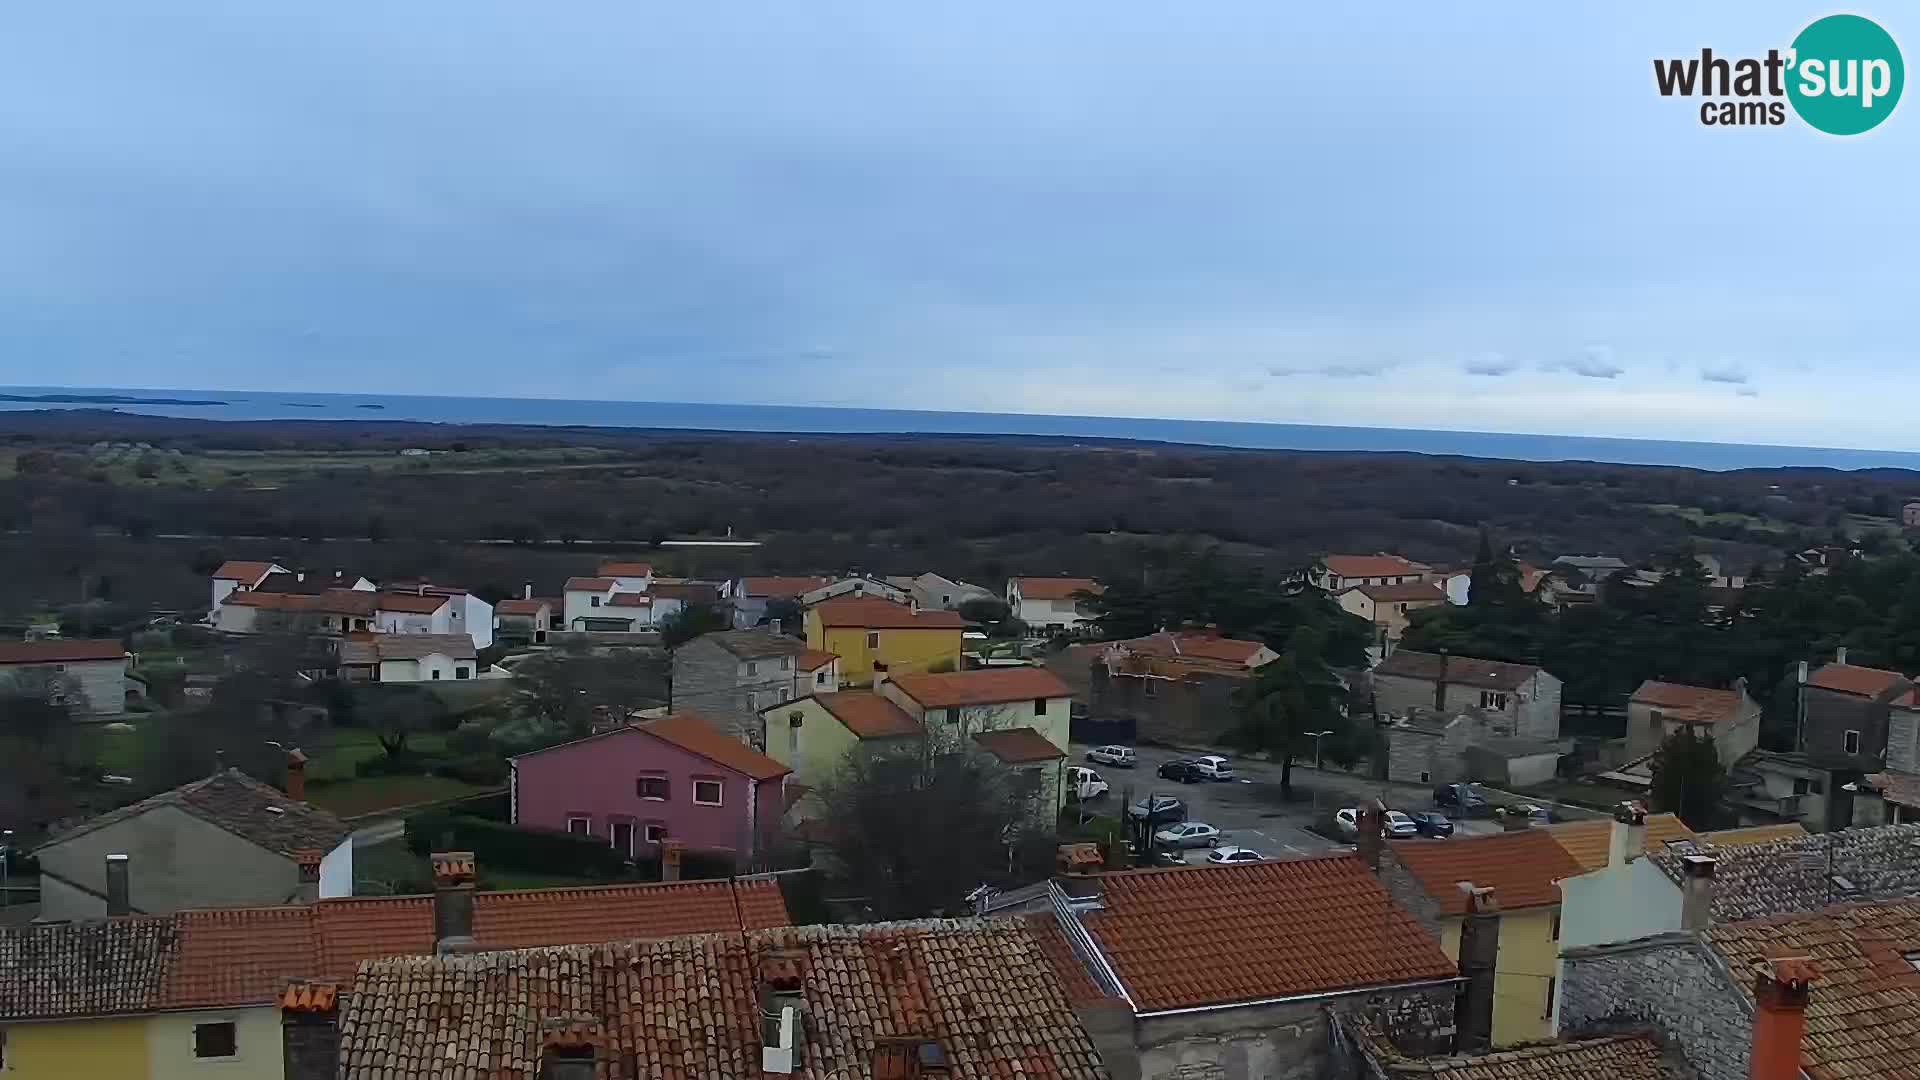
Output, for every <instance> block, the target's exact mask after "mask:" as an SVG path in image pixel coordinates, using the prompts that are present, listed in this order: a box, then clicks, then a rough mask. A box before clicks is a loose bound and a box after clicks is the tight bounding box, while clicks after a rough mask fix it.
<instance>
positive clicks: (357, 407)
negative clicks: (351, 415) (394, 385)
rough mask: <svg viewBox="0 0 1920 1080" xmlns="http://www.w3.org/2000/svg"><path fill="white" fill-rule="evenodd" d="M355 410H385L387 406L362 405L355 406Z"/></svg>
mask: <svg viewBox="0 0 1920 1080" xmlns="http://www.w3.org/2000/svg"><path fill="white" fill-rule="evenodd" d="M354 408H356V409H384V408H386V406H385V405H370V404H362V405H355V406H354Z"/></svg>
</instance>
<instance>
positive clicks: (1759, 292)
mask: <svg viewBox="0 0 1920 1080" xmlns="http://www.w3.org/2000/svg"><path fill="white" fill-rule="evenodd" d="M270 6H271V7H279V6H280V5H238V4H229V5H205V6H202V5H195V4H191V3H187V4H170V5H163V7H164V8H165V9H166V14H158V13H157V12H158V10H159V9H158V8H155V7H154V6H153V5H134V4H121V5H98V6H89V7H87V8H86V9H85V10H80V9H79V6H78V5H70V4H47V5H24V6H20V7H18V8H17V9H16V10H12V11H10V12H9V13H8V15H7V17H6V20H5V23H4V25H0V162H4V164H3V165H0V383H7V382H11V383H59V384H67V385H95V386H135V387H175V388H231V389H260V390H340V391H353V392H362V393H364V392H390V393H429V394H430V393H460V394H479V395H502V396H546V397H574V398H596V397H608V398H626V399H660V400H682V401H731V402H764V403H790V404H838V405H862V406H881V407H904V408H933V409H982V410H989V411H1014V412H1053V413H1089V414H1100V415H1134V416H1139V415H1146V416H1171V417H1192V418H1219V419H1238V420H1273V421H1287V422H1305V423H1335V424H1359V425H1382V426H1395V427H1430V428H1454V429H1471V430H1499V431H1527V432H1568V433H1577V434H1600V435H1626V436H1652V437H1667V438H1681V439H1708V440H1726V441H1742V442H1748V441H1751V442H1780V443H1789V444H1805V445H1838V446H1863V447H1876V448H1887V449H1908V450H1911V449H1920V427H1916V426H1915V425H1913V424H1912V423H1910V422H1909V421H1908V419H1907V416H1906V415H1905V412H1906V411H1905V410H1904V409H1899V408H1888V407H1884V406H1883V407H1881V408H1873V407H1872V405H1871V403H1872V402H1875V401H1893V400H1899V399H1906V400H1913V398H1914V395H1915V394H1916V393H1920V376H1916V375H1915V374H1914V369H1915V365H1914V363H1913V360H1914V357H1915V353H1916V342H1917V341H1920V334H1916V330H1920V326H1916V322H1917V321H1920V319H1917V317H1916V309H1917V308H1920V304H1916V302H1915V300H1914V296H1915V293H1916V290H1915V283H1916V275H1915V273H1914V271H1913V258H1914V252H1915V250H1916V243H1915V241H1916V239H1920V236H1917V235H1916V234H1917V233H1920V228H1916V217H1917V216H1920V211H1916V209H1915V206H1916V200H1915V198H1914V197H1913V194H1912V191H1913V185H1914V182H1915V181H1914V177H1915V176H1916V175H1920V169H1916V165H1920V153H1916V146H1917V145H1920V144H1917V143H1916V137H1917V136H1920V112H1916V110H1920V103H1913V102H1909V103H1905V104H1903V105H1902V106H1900V109H1899V111H1897V112H1896V113H1895V114H1894V115H1893V116H1892V117H1891V118H1890V119H1889V120H1888V121H1887V122H1886V123H1885V124H1883V125H1882V126H1881V127H1880V128H1879V129H1877V130H1876V131H1874V132H1872V133H1870V134H1868V135H1865V136H1861V137H1856V138H1852V139H1837V138H1832V137H1828V136H1823V135H1820V134H1818V133H1816V132H1813V131H1812V130H1810V129H1808V128H1806V127H1805V126H1803V125H1800V124H1798V123H1797V122H1791V123H1789V124H1788V125H1787V126H1785V127H1779V128H1745V129H1741V128H1735V129H1716V128H1708V127H1703V126H1701V125H1700V123H1699V121H1698V117H1697V106H1696V105H1695V104H1689V103H1687V102H1683V101H1678V100H1662V99H1660V98H1659V97H1658V96H1657V95H1656V94H1655V93H1654V90H1653V80H1652V69H1651V61H1652V59H1653V58H1654V57H1656V56H1662V57H1665V56H1684V55H1688V54H1689V53H1694V54H1697V52H1698V50H1699V48H1700V47H1701V46H1703V45H1711V46H1713V47H1714V49H1715V50H1716V52H1719V53H1723V54H1729V55H1751V54H1758V53H1764V51H1765V50H1766V49H1767V48H1768V47H1770V46H1778V47H1785V46H1786V45H1787V44H1788V43H1789V42H1790V41H1791V39H1792V37H1793V35H1794V34H1795V33H1796V32H1797V31H1798V30H1799V29H1800V28H1801V27H1802V26H1804V25H1805V24H1806V23H1807V22H1810V21H1811V20H1812V19H1814V18H1817V17H1818V16H1820V15H1823V14H1827V13H1828V12H1829V11H1830V10H1832V9H1828V8H1821V7H1809V6H1803V5H1771V4H1761V3H1741V4H1719V5H1708V4H1700V5H1652V4H1645V5H1636V6H1633V7H1627V6H1626V5H1600V4H1593V5H1550V4H1539V3H1537V2H1536V3H1529V4H1511V5H1505V6H1500V5H1490V4H1488V5H1474V6H1473V7H1472V8H1471V12H1472V14H1471V15H1470V16H1469V15H1464V14H1457V12H1460V11H1464V10H1467V9H1459V8H1456V7H1454V6H1452V5H1414V4H1395V5H1374V6H1372V7H1371V8H1369V9H1367V10H1347V8H1349V7H1351V6H1350V5H1320V6H1316V7H1315V8H1307V7H1303V6H1295V5H1276V4H1255V3H1248V2H1237V0H1235V2H1226V3H1217V4H1207V5H1176V6H1172V7H1170V6H1167V5H1123V4H1113V3H1110V2H1109V3H1099V4H1094V3H1072V2H1056V3H1049V4H1045V5H1031V4H1012V3H1006V4H1000V3H983V4H968V5H937V6H936V5H903V4H895V3H877V2H876V3H869V4H842V3H818V2H816V3H808V4H804V5H802V4H786V5H743V6H741V7H738V8H735V9H732V10H725V11H723V10H722V9H718V8H715V7H714V6H713V5H665V4H655V3H635V2H632V0H624V2H619V3H605V4H599V3H585V2H575V3H569V4H566V5H559V6H554V5H531V4H525V3H498V4H493V3H483V2H480V3H476V2H462V3H437V2H421V0H414V2H409V3H407V4H394V5H370V4H368V5H354V4H347V5H339V4H334V5H317V4H316V5H306V7H307V10H306V11H305V12H304V13H296V14H289V13H286V12H269V11H265V10H254V9H256V8H265V7H270ZM1322 8H1325V9H1332V10H1323V9H1322ZM1855 10H1859V11H1861V13H1863V14H1867V15H1870V16H1874V15H1879V16H1883V17H1882V18H1881V21H1882V23H1883V25H1885V26H1887V27H1888V29H1889V30H1890V31H1891V32H1892V33H1893V34H1894V36H1895V37H1896V38H1898V39H1902V40H1906V41H1909V42H1915V43H1920V15H1916V14H1914V13H1913V12H1912V11H1910V10H1908V9H1904V8H1898V7H1888V8H1886V10H1884V11H1876V10H1874V9H1872V8H1862V9H1855ZM109 12H113V13H114V14H112V15H111V17H109V15H108V14H107V13H109ZM1911 48H1920V45H1913V46H1910V49H1911Z"/></svg>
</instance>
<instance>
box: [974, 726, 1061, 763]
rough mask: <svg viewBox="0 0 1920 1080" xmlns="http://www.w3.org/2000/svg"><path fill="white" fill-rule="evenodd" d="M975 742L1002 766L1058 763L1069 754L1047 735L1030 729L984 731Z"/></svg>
mask: <svg viewBox="0 0 1920 1080" xmlns="http://www.w3.org/2000/svg"><path fill="white" fill-rule="evenodd" d="M973 741H974V742H977V743H979V744H980V748H981V749H983V750H985V751H986V752H987V753H989V754H992V755H993V756H994V757H996V758H999V759H1000V763H1001V764H1002V765H1031V764H1032V763H1034V762H1036V761H1057V760H1059V759H1060V758H1063V757H1066V756H1067V752H1066V751H1064V750H1062V749H1060V748H1059V747H1057V746H1055V745H1053V744H1052V743H1051V742H1048V741H1047V737H1046V736H1045V735H1042V734H1040V733H1039V732H1037V731H1035V730H1033V729H1032V728H1030V727H1016V728H1000V729H998V730H996V731H982V732H979V733H978V734H976V735H974V737H973Z"/></svg>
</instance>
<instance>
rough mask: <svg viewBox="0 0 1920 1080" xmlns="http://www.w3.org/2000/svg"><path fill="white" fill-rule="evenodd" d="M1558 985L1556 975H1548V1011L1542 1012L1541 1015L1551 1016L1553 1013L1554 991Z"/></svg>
mask: <svg viewBox="0 0 1920 1080" xmlns="http://www.w3.org/2000/svg"><path fill="white" fill-rule="evenodd" d="M1556 985H1557V983H1556V980H1555V979H1554V977H1553V976H1551V975H1549V976H1547V1011H1546V1012H1543V1013H1541V1014H1540V1015H1541V1016H1545V1017H1550V1016H1552V1015H1553V992H1554V988H1555V986H1556Z"/></svg>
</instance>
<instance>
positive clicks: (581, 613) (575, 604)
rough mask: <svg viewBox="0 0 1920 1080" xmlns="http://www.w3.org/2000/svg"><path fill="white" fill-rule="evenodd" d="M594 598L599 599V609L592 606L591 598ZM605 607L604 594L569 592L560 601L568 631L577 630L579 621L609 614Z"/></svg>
mask: <svg viewBox="0 0 1920 1080" xmlns="http://www.w3.org/2000/svg"><path fill="white" fill-rule="evenodd" d="M596 596H597V597H599V598H600V606H599V607H595V606H594V605H593V598H594V597H596ZM606 606H607V600H606V594H605V593H587V592H569V593H566V594H565V595H564V596H562V597H561V599H560V609H561V614H562V615H563V616H564V617H565V619H566V624H567V629H569V630H574V629H578V628H579V622H578V620H580V619H591V618H598V617H600V616H601V615H603V614H610V613H607V612H606V611H605V608H606Z"/></svg>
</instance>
